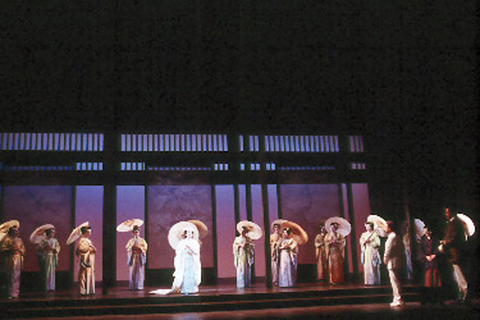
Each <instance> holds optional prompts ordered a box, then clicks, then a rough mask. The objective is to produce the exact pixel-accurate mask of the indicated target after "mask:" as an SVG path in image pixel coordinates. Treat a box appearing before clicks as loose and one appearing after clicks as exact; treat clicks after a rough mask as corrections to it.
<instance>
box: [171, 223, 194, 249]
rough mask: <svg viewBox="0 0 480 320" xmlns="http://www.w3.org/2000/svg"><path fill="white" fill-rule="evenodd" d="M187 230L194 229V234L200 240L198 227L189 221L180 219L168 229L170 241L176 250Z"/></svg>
mask: <svg viewBox="0 0 480 320" xmlns="http://www.w3.org/2000/svg"><path fill="white" fill-rule="evenodd" d="M185 230H193V236H194V238H195V239H196V240H198V229H197V227H196V226H195V225H194V224H193V223H191V222H188V221H180V222H177V223H175V224H174V225H173V226H172V227H171V228H170V230H169V231H168V243H169V244H170V246H171V247H172V248H173V250H175V249H176V248H177V245H178V243H179V242H180V240H182V239H183V238H184V234H185Z"/></svg>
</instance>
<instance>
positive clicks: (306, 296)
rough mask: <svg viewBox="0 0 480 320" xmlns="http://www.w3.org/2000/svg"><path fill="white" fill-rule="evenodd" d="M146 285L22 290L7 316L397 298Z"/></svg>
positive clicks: (379, 293)
mask: <svg viewBox="0 0 480 320" xmlns="http://www.w3.org/2000/svg"><path fill="white" fill-rule="evenodd" d="M156 289H159V288H153V287H149V288H146V289H145V290H143V291H135V292H132V291H129V290H128V288H126V287H115V288H110V289H109V290H108V293H106V294H102V292H101V291H102V290H101V288H98V292H97V293H96V294H95V295H94V296H89V297H81V296H79V295H78V294H77V293H76V292H75V293H74V292H72V291H68V292H67V291H65V292H56V293H54V294H49V295H42V294H39V293H22V294H21V296H20V298H18V299H13V300H5V299H4V300H1V301H0V309H1V310H2V317H4V318H10V319H17V318H47V317H74V316H100V315H118V316H121V315H146V314H172V313H192V312H213V311H232V310H233V311H234V310H238V311H240V310H258V309H278V308H298V307H311V306H332V305H345V306H348V305H361V304H371V303H388V302H390V301H391V299H392V292H391V288H390V287H389V286H378V287H377V286H376V287H367V286H363V285H353V284H345V285H335V286H331V285H326V284H316V283H311V284H307V283H302V284H299V285H297V286H296V287H295V288H272V289H268V288H266V287H265V284H260V283H258V284H256V285H254V286H253V287H252V288H247V289H243V290H241V289H237V288H236V287H235V286H234V285H233V284H224V285H216V286H201V287H200V292H199V293H198V294H193V295H189V296H184V295H181V294H170V295H166V296H161V295H154V294H150V293H149V292H150V291H152V290H156ZM404 299H405V301H406V302H414V301H415V302H418V301H420V287H418V286H415V285H407V286H404Z"/></svg>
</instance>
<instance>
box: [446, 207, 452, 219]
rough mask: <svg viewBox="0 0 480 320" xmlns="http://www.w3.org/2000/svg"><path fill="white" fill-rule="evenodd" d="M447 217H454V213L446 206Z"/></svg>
mask: <svg viewBox="0 0 480 320" xmlns="http://www.w3.org/2000/svg"><path fill="white" fill-rule="evenodd" d="M445 217H446V218H447V219H450V218H451V217H452V213H451V212H450V208H445Z"/></svg>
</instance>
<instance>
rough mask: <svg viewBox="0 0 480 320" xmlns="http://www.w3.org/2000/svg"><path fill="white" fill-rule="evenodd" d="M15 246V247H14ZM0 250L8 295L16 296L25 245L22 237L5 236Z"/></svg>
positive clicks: (18, 292) (18, 289)
mask: <svg viewBox="0 0 480 320" xmlns="http://www.w3.org/2000/svg"><path fill="white" fill-rule="evenodd" d="M14 247H16V248H14ZM1 251H2V254H3V259H4V261H3V263H4V268H5V275H6V277H7V278H6V279H7V290H8V295H9V297H13V298H18V295H19V294H20V276H21V273H22V267H23V257H24V256H25V246H24V245H23V241H22V239H20V238H18V237H15V238H12V237H9V236H7V237H6V238H5V240H4V241H3V243H2V246H1Z"/></svg>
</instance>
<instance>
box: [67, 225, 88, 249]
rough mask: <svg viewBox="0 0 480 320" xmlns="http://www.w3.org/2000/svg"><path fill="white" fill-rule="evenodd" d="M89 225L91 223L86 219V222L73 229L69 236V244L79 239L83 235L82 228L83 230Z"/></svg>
mask: <svg viewBox="0 0 480 320" xmlns="http://www.w3.org/2000/svg"><path fill="white" fill-rule="evenodd" d="M89 226H90V225H89V223H88V221H85V222H84V223H82V224H81V225H79V226H78V227H76V228H75V229H73V230H72V232H71V233H70V235H69V236H68V239H67V244H72V243H74V242H75V241H77V239H78V238H80V237H81V236H82V230H81V229H82V227H89Z"/></svg>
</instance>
